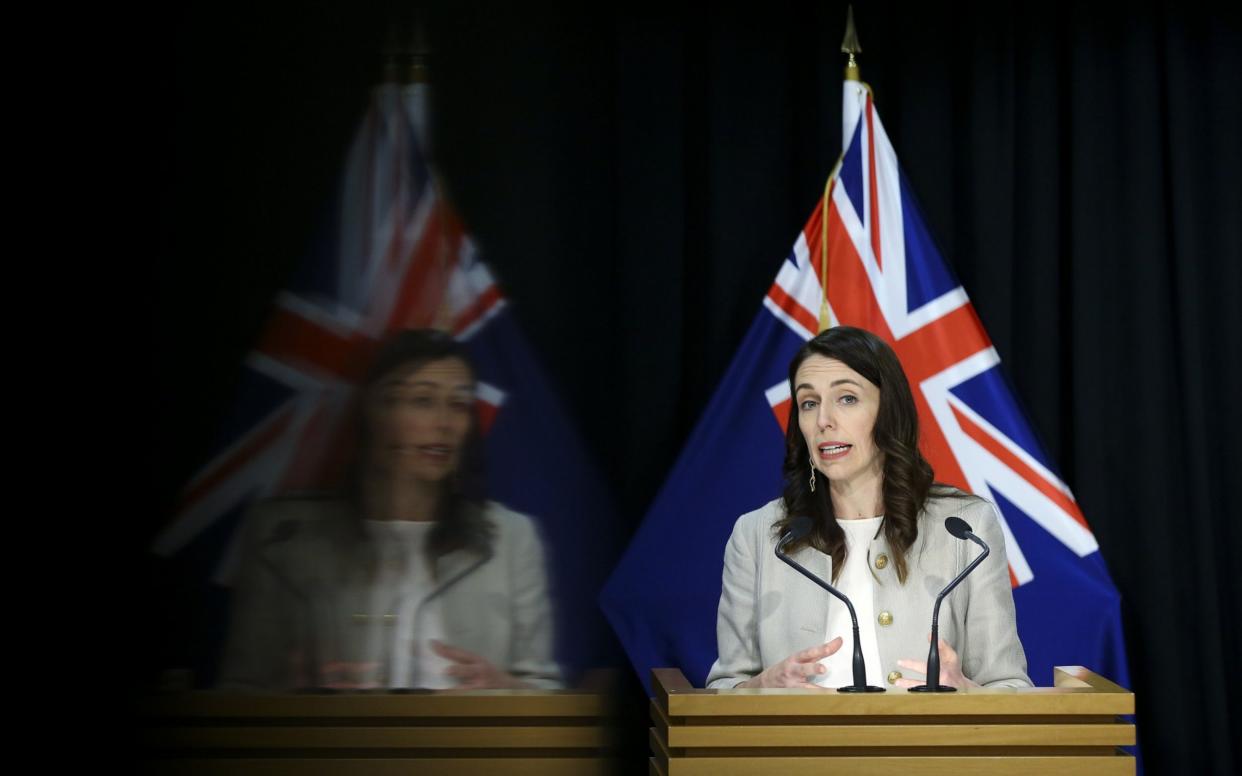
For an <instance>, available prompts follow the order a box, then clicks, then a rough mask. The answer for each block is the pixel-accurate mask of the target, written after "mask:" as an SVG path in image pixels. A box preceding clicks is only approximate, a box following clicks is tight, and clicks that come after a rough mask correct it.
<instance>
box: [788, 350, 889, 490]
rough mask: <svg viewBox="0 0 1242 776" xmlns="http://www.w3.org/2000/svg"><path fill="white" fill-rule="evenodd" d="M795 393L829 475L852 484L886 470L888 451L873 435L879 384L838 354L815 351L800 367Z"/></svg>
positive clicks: (805, 431) (812, 446)
mask: <svg viewBox="0 0 1242 776" xmlns="http://www.w3.org/2000/svg"><path fill="white" fill-rule="evenodd" d="M794 398H795V400H796V401H797V403H798V427H799V428H800V429H801V430H802V438H803V439H805V440H806V445H807V449H808V452H809V453H810V456H811V461H812V463H813V464H814V466H815V468H816V469H818V470H819V471H820V472H821V473H822V474H823V475H824V476H825V477H827V478H828V479H829V480H832V481H833V482H834V483H839V484H846V485H848V484H854V483H860V482H862V481H863V480H864V479H865V478H867V477H870V476H878V475H880V474H881V473H882V472H883V467H884V454H883V453H881V452H880V451H879V450H878V449H876V446H875V441H874V439H873V437H872V431H873V430H874V429H875V418H876V415H878V414H879V412H880V389H879V387H878V386H876V385H875V384H874V383H872V382H871V381H870V380H868V379H867V378H865V377H863V376H862V375H860V374H858V373H857V372H855V371H854V370H853V369H850V368H849V367H848V366H846V365H845V364H844V363H842V362H840V361H837V360H836V359H834V358H827V357H825V356H819V355H814V356H810V357H808V358H807V359H806V360H805V361H803V362H802V364H801V365H800V366H799V367H798V371H797V373H796V374H795V376H794Z"/></svg>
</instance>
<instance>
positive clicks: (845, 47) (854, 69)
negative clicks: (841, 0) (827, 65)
mask: <svg viewBox="0 0 1242 776" xmlns="http://www.w3.org/2000/svg"><path fill="white" fill-rule="evenodd" d="M841 53H842V54H849V55H850V61H849V62H847V63H846V64H845V80H847V81H861V80H862V73H861V72H860V71H859V69H858V62H856V61H855V60H854V55H855V54H861V53H862V44H861V43H859V42H858V30H857V29H856V28H855V27H854V5H853V3H851V4H850V5H848V6H846V10H845V38H844V39H842V40H841Z"/></svg>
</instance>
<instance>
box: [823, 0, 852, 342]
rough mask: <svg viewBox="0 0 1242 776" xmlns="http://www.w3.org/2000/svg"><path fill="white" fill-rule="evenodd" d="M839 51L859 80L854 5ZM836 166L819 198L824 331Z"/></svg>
mask: <svg viewBox="0 0 1242 776" xmlns="http://www.w3.org/2000/svg"><path fill="white" fill-rule="evenodd" d="M841 53H842V54H848V55H849V57H850V58H849V61H848V62H847V63H846V65H845V80H847V81H861V80H862V71H861V70H859V68H858V61H857V60H856V59H854V55H855V54H861V53H862V44H861V43H859V42H858V30H857V28H855V26H854V5H853V4H852V3H851V4H850V5H848V6H846V8H845V37H844V38H843V39H842V40H841ZM839 167H840V162H838V163H837V168H834V169H833V171H832V174H831V175H829V176H828V180H827V181H826V182H825V183H824V197H823V199H821V200H820V202H821V203H822V205H821V206H822V209H823V212H821V213H820V218H819V228H820V238H819V256H820V258H819V288H820V293H821V295H822V298H821V299H820V304H819V330H820V331H821V332H822V331H825V330H827V329H828V328H829V327H830V326H831V325H832V316H831V315H830V314H829V312H828V203H829V201H830V200H831V198H832V182H833V181H834V180H836V177H837V169H838V168H839Z"/></svg>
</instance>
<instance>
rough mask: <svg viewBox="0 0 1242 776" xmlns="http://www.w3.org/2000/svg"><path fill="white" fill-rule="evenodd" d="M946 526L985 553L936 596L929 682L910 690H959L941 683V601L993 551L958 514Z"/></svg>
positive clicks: (928, 652) (947, 520)
mask: <svg viewBox="0 0 1242 776" xmlns="http://www.w3.org/2000/svg"><path fill="white" fill-rule="evenodd" d="M944 527H945V530H947V531H948V532H949V533H951V534H953V536H954V537H955V538H958V539H969V540H970V541H972V542H974V543H975V544H977V545H979V546H980V547H982V548H983V554H982V555H980V556H979V557H977V558H975V559H974V560H972V561H971V562H970V565H969V566H967V567H966V568H964V569H962V573H961V574H958V575H957V577H956V578H954V580H953V581H952V582H950V583H949V584H948V585H946V586H945V589H944V590H941V591H940V595H938V596H936V605H935V606H934V607H933V608H932V627H931V649H929V650H928V651H927V684H920V685H919V686H918V687H911V688H910V692H957V688H956V687H945V686H944V685H942V684H941V683H940V602H941V601H943V600H944V597H945V596H946V595H948V594H949V592H950V591H951V590H953V588H955V587H957V585H958V583H959V582H961V581H962V580H963V579H965V578H966V575H967V574H969V573H970V572H972V571H974V570H975V567H976V566H978V565H979V564H980V563H982V562H983V559H984V558H986V557H987V556H988V554H989V553H991V552H992V550H991V549H990V548H989V547H988V545H987V543H986V542H984V541H983V540H982V539H980V538H979V537H978V536H975V532H974V531H972V530H970V525H969V524H968V523H967V522H966V521H965V520H963V519H962V518H960V517H956V516H953V517H949V518H946V519H945V521H944Z"/></svg>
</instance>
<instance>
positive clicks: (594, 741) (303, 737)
mask: <svg viewBox="0 0 1242 776" xmlns="http://www.w3.org/2000/svg"><path fill="white" fill-rule="evenodd" d="M146 738H147V742H148V744H149V745H150V746H151V747H153V748H157V749H177V748H194V749H215V748H227V749H291V748H297V749H341V748H352V749H366V748H376V747H378V748H385V749H400V748H411V749H412V748H420V749H422V748H426V749H437V748H447V749H483V748H506V749H507V748H517V749H521V748H533V749H556V748H577V749H599V748H603V747H605V746H607V744H608V741H607V737H606V735H605V731H604V729H603V728H599V727H545V726H535V727H440V726H428V727H343V728H341V727H267V726H262V727H215V726H210V727H207V726H204V727H172V728H162V729H158V730H152V731H149V732H148V735H147V736H146Z"/></svg>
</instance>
